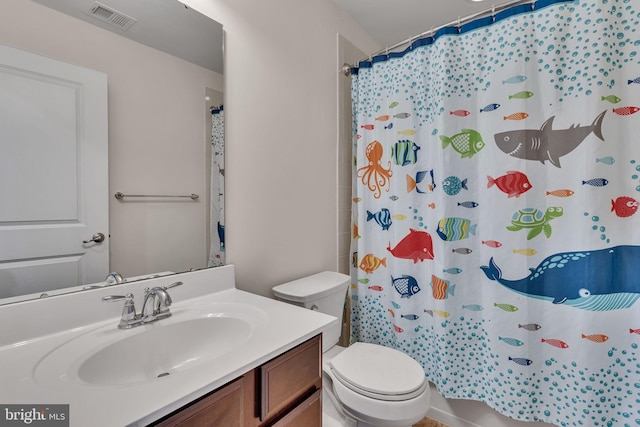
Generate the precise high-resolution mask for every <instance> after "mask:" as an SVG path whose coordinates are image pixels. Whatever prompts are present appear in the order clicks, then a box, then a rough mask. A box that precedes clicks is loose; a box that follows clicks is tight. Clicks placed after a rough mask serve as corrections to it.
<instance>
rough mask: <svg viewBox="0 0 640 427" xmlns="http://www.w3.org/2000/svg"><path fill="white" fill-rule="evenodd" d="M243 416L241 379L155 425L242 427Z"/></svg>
mask: <svg viewBox="0 0 640 427" xmlns="http://www.w3.org/2000/svg"><path fill="white" fill-rule="evenodd" d="M243 416H244V400H243V382H242V378H239V379H237V380H235V381H233V382H232V383H230V384H227V385H226V386H224V387H222V388H221V389H218V390H216V391H214V392H213V393H211V394H209V395H207V396H205V397H203V398H201V399H200V400H198V401H197V402H195V403H192V404H190V405H189V406H187V407H185V408H182V409H181V410H180V411H179V412H177V413H176V414H174V415H171V416H169V417H167V418H165V419H164V420H163V421H160V422H159V423H157V424H153V425H154V426H157V427H206V426H210V427H220V426H225V427H234V426H237V427H242V425H243V424H242V420H243Z"/></svg>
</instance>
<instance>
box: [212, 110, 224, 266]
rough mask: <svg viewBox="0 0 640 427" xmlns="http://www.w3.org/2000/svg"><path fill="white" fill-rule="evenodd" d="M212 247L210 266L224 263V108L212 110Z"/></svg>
mask: <svg viewBox="0 0 640 427" xmlns="http://www.w3.org/2000/svg"><path fill="white" fill-rule="evenodd" d="M210 217H211V218H210V230H211V243H210V244H211V248H210V250H209V267H218V266H221V265H224V262H225V256H224V108H223V106H222V105H221V106H220V107H219V108H215V109H212V110H211V213H210Z"/></svg>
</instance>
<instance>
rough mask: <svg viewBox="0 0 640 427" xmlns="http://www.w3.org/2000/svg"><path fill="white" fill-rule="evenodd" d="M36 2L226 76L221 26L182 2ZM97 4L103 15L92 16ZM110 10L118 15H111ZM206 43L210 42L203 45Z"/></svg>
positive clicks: (36, 0) (82, 0) (149, 0)
mask: <svg viewBox="0 0 640 427" xmlns="http://www.w3.org/2000/svg"><path fill="white" fill-rule="evenodd" d="M0 1H1V0H0ZM33 1H35V2H36V3H40V4H42V5H44V6H48V7H50V8H52V9H56V10H58V11H60V12H62V13H66V14H67V15H71V16H73V17H75V18H78V19H81V20H83V21H86V22H88V23H90V24H93V25H96V26H98V27H101V28H103V29H105V30H108V31H111V32H113V33H116V34H119V35H121V36H123V37H127V38H129V39H131V40H134V41H137V42H138V43H142V44H144V45H146V46H149V47H152V48H154V49H158V50H162V51H163V52H166V53H168V54H170V55H173V56H176V57H178V58H181V59H184V60H185V61H189V62H192V63H194V64H197V65H200V66H201V67H205V68H208V69H210V70H213V71H215V72H217V73H220V74H222V73H223V54H222V40H223V32H222V25H221V24H219V23H217V22H216V21H214V20H212V19H210V18H209V17H207V16H205V15H203V14H201V13H199V12H197V11H195V10H193V9H191V8H189V7H187V6H186V5H184V4H183V3H181V2H180V1H177V0H135V1H132V0H99V1H98V2H96V1H95V0H33ZM96 3H99V6H100V8H99V9H98V12H100V13H97V14H96V13H91V11H92V10H93V11H94V12H95V7H96ZM109 11H114V12H116V13H115V14H113V15H110V14H109V13H108V12H109ZM101 18H102V19H101ZM107 18H108V19H107ZM128 18H133V19H132V20H130V19H128ZM127 24H129V25H130V26H128V25H127ZM203 40H206V41H208V43H203V42H202V41H203Z"/></svg>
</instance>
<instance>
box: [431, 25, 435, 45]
mask: <svg viewBox="0 0 640 427" xmlns="http://www.w3.org/2000/svg"><path fill="white" fill-rule="evenodd" d="M435 41H436V33H434V32H433V27H431V42H432V43H435Z"/></svg>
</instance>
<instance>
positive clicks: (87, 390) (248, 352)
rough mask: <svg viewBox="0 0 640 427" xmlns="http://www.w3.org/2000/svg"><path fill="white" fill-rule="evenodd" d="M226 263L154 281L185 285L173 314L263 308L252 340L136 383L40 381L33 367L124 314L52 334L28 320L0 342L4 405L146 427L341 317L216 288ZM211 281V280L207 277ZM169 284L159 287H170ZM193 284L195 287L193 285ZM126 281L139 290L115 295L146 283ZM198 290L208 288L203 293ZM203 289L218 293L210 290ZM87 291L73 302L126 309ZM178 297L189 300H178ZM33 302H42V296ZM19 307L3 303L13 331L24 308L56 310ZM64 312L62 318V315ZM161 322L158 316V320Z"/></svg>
mask: <svg viewBox="0 0 640 427" xmlns="http://www.w3.org/2000/svg"><path fill="white" fill-rule="evenodd" d="M229 268H232V266H227V267H224V268H223V269H226V270H224V271H222V270H219V271H215V270H216V269H212V270H211V272H209V273H207V272H194V274H192V273H184V274H183V275H176V276H171V278H170V279H167V278H165V279H153V280H155V281H158V280H160V281H162V280H164V282H167V281H168V280H170V281H175V280H182V281H183V282H184V285H182V286H180V287H178V288H175V289H171V290H170V291H169V292H170V293H171V295H172V298H173V300H174V304H173V305H172V307H171V310H172V311H174V313H178V312H180V310H188V309H189V307H193V306H198V307H203V306H205V305H207V304H213V305H215V304H221V303H222V304H246V305H251V306H254V307H257V308H259V310H260V312H261V313H263V314H264V315H265V316H262V315H261V317H260V320H261V321H260V322H259V324H258V325H256V326H255V329H254V330H253V333H252V335H251V336H250V338H249V339H248V340H246V341H245V342H244V343H242V344H239V346H238V347H236V348H235V350H233V351H231V352H229V353H227V354H223V355H221V356H219V357H217V358H216V359H215V360H213V361H212V362H211V363H205V364H201V365H199V366H197V367H194V368H192V369H188V370H184V371H182V372H179V373H176V374H175V375H170V376H166V377H163V378H158V379H156V380H153V381H150V382H146V383H142V384H136V385H128V386H100V385H93V384H87V383H82V382H78V381H71V380H68V379H66V380H65V379H64V378H63V379H61V380H60V381H59V383H58V382H56V381H54V382H50V381H41V380H38V379H36V375H35V372H36V367H37V366H38V364H39V363H40V361H41V360H43V358H45V356H47V355H48V354H49V353H51V352H52V351H53V350H55V349H56V348H58V347H60V346H61V345H63V344H65V343H67V342H69V341H71V340H73V339H74V338H77V337H80V336H83V335H85V334H90V333H92V331H94V330H96V329H99V328H102V329H104V328H105V327H108V326H109V325H112V326H113V328H114V329H116V326H117V323H118V321H119V317H120V316H119V314H118V315H117V316H113V309H112V308H111V309H109V312H110V313H111V315H110V316H109V317H108V318H103V319H98V320H97V321H93V322H92V323H89V324H80V323H79V321H78V320H77V319H72V320H70V319H68V318H67V319H64V321H61V322H60V323H61V324H62V325H64V329H61V330H57V331H55V330H51V329H55V328H53V327H51V326H49V330H47V333H46V334H45V335H39V336H38V335H37V334H36V333H34V332H33V330H34V329H38V328H37V325H32V324H28V325H26V327H25V334H24V335H25V336H24V339H20V338H21V334H20V333H18V332H16V331H15V330H13V331H12V335H13V336H12V337H11V338H12V340H11V341H12V342H8V343H7V342H6V340H7V339H6V338H7V337H6V336H5V337H3V338H5V339H4V341H5V342H0V345H2V346H1V347H0V384H1V386H0V403H2V404H12V403H15V404H25V405H26V404H69V405H70V417H69V418H70V425H71V426H74V427H85V426H96V427H99V426H108V427H114V426H115V427H117V426H128V425H131V426H143V425H146V424H148V423H150V422H152V421H155V420H157V419H159V418H161V417H162V416H164V415H166V414H169V413H171V412H172V411H174V410H175V409H178V408H180V407H181V406H183V405H185V404H187V403H189V402H190V401H192V400H194V399H196V398H198V397H200V396H202V395H203V394H206V393H207V392H209V391H212V390H215V389H216V388H218V387H220V386H222V385H224V384H226V383H228V382H229V381H231V380H233V379H234V378H237V377H238V376H240V375H242V374H244V373H245V372H247V371H250V370H251V369H253V368H255V367H258V366H260V365H261V364H263V363H264V362H266V361H268V360H270V359H272V358H274V357H275V356H277V355H279V354H281V353H283V352H285V351H287V350H289V349H291V348H293V347H295V346H296V345H298V344H300V343H302V342H304V341H306V340H307V339H309V338H311V337H313V336H315V335H317V334H318V333H320V332H322V330H323V329H325V328H327V327H328V326H330V325H334V324H335V322H337V319H336V318H334V317H331V316H328V315H324V314H321V313H317V312H314V311H311V310H306V309H302V308H299V307H296V306H293V305H289V304H285V303H282V302H279V301H276V300H272V299H269V298H265V297H262V296H258V295H254V294H250V293H247V292H244V291H240V290H237V289H235V287H229V286H228V285H220V283H219V282H218V283H217V284H216V285H215V286H213V285H211V284H210V283H213V282H214V281H215V280H216V277H215V275H216V274H223V275H224V274H227V275H228V269H229ZM210 275H214V276H210ZM231 277H232V278H233V279H234V273H233V271H231ZM210 280H211V281H212V282H209V281H210ZM164 282H162V283H160V284H161V285H166V284H168V283H164ZM195 282H198V284H194V283H195ZM140 283H142V285H140ZM153 283H154V284H152V286H156V284H155V282H153ZM190 285H192V286H193V287H192V289H191V290H189V286H190ZM129 286H134V287H133V288H121V289H122V290H118V293H120V292H130V291H131V292H137V293H138V294H139V293H140V290H139V289H138V287H140V286H144V281H143V282H138V284H135V285H129ZM147 286H148V285H147ZM207 288H213V289H207ZM114 289H119V288H111V289H110V290H109V292H111V293H114V292H113V290H114ZM179 290H181V291H182V292H179ZM201 290H205V293H202V292H201ZM206 290H209V291H213V292H212V293H206ZM89 292H91V293H92V294H91V297H90V298H89V299H87V297H86V296H83V297H78V296H76V299H78V298H82V301H81V302H83V303H84V304H95V309H96V310H97V311H100V310H99V309H103V306H107V305H108V306H113V305H116V306H117V309H118V310H117V311H118V313H119V311H120V310H121V308H122V303H116V304H102V303H101V302H100V299H101V297H102V296H103V294H104V295H106V294H108V293H105V291H104V290H100V291H99V292H94V291H89ZM87 293H88V292H87ZM194 294H197V295H194ZM180 295H182V296H184V297H186V296H190V297H191V298H187V299H181V298H179V296H180ZM56 298H60V299H59V300H58V301H56V302H57V303H58V304H57V305H60V304H63V305H64V304H67V305H68V302H63V300H62V299H64V298H65V297H64V296H62V297H56ZM78 301H80V300H78ZM76 302H77V301H76ZM136 302H137V304H138V306H141V299H140V298H139V297H138V298H136ZM35 303H36V304H37V303H38V301H35ZM20 308H21V307H16V306H12V305H10V306H6V307H5V306H0V323H2V322H3V321H5V322H6V321H7V320H8V319H7V317H9V316H11V315H12V314H13V315H14V316H15V315H16V313H18V314H19V316H18V317H20V318H19V319H15V320H16V322H15V323H13V326H12V329H13V328H16V327H18V328H19V326H17V325H20V321H21V320H22V321H24V318H25V317H24V316H25V314H23V313H25V312H26V315H30V314H31V313H37V312H38V311H42V310H44V311H45V313H44V314H45V316H44V317H45V318H47V319H51V318H53V317H55V316H52V314H51V313H46V312H47V311H49V310H50V308H49V307H44V308H42V307H38V306H35V308H34V306H26V305H25V306H23V307H22V310H20ZM66 308H68V306H67V307H66ZM56 309H58V308H56ZM85 310H87V309H86V308H85ZM89 310H90V308H89ZM80 311H82V310H80ZM61 316H62V317H64V315H61ZM176 316H177V315H176ZM67 317H72V316H67ZM94 317H95V316H94ZM103 317H104V316H103ZM92 320H96V319H92ZM164 320H168V319H164ZM162 321H163V320H159V321H158V322H157V323H160V322H162ZM54 323H55V322H54ZM40 326H42V325H40ZM142 327H145V326H142ZM1 329H5V330H6V329H7V326H6V324H5V325H4V328H0V332H2V331H1ZM118 332H121V333H123V334H126V333H127V332H128V331H126V330H118ZM135 357H136V355H135V354H128V355H126V356H125V355H123V363H126V360H127V358H135Z"/></svg>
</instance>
